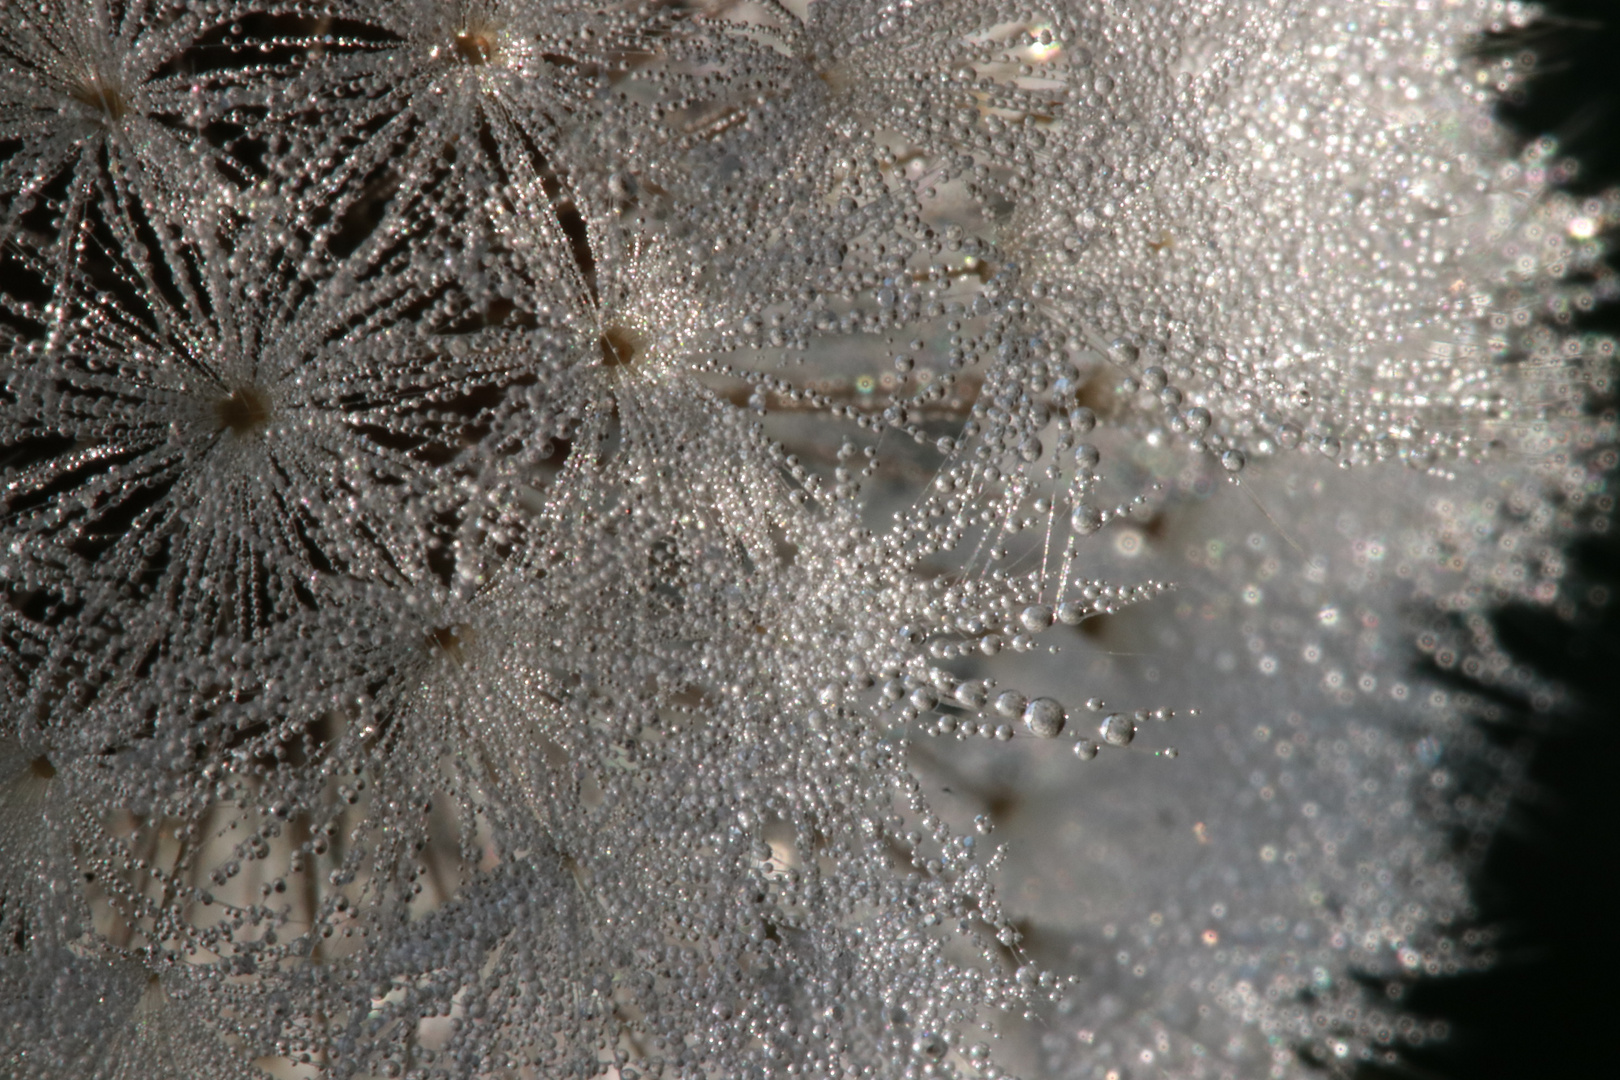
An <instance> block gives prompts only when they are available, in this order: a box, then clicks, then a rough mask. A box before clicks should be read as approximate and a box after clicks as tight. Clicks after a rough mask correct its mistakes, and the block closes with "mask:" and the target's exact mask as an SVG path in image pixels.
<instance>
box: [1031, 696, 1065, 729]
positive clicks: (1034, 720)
mask: <svg viewBox="0 0 1620 1080" xmlns="http://www.w3.org/2000/svg"><path fill="white" fill-rule="evenodd" d="M1068 718H1069V716H1068V712H1067V711H1066V710H1065V709H1064V708H1063V705H1062V704H1061V703H1060V702H1058V701H1055V700H1053V699H1052V698H1046V697H1042V698H1036V699H1035V700H1033V701H1031V702H1030V703H1029V704H1028V705H1027V706H1025V708H1024V726H1025V727H1027V728H1029V730H1030V733H1031V734H1034V735H1038V736H1040V737H1041V738H1043V739H1055V738H1057V737H1058V735H1060V734H1062V732H1063V725H1064V724H1065V723H1066V722H1067V721H1068Z"/></svg>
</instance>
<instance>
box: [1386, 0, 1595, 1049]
mask: <svg viewBox="0 0 1620 1080" xmlns="http://www.w3.org/2000/svg"><path fill="white" fill-rule="evenodd" d="M1483 48H1484V50H1485V51H1490V52H1494V51H1501V52H1503V53H1505V54H1506V55H1509V56H1513V57H1515V58H1519V57H1523V56H1524V54H1525V53H1526V52H1527V51H1528V52H1530V53H1533V54H1534V58H1535V64H1534V68H1533V71H1534V74H1533V76H1532V77H1531V78H1530V79H1529V80H1528V82H1527V84H1526V85H1525V87H1524V88H1523V91H1522V92H1516V93H1515V94H1514V95H1513V96H1512V97H1511V98H1510V99H1508V100H1504V101H1503V102H1502V103H1501V105H1500V106H1499V109H1498V113H1499V115H1500V117H1501V119H1502V120H1503V121H1505V122H1506V123H1507V124H1508V125H1509V126H1510V127H1511V128H1512V129H1513V130H1515V131H1516V132H1518V133H1519V134H1520V135H1522V136H1523V137H1524V138H1526V139H1529V138H1534V137H1539V136H1541V135H1545V134H1550V135H1553V136H1555V137H1556V138H1557V139H1558V142H1559V148H1560V153H1561V154H1565V155H1569V156H1572V157H1574V158H1575V159H1576V160H1577V161H1579V162H1580V170H1579V172H1578V174H1577V175H1576V178H1575V179H1574V181H1573V182H1571V183H1570V184H1568V185H1566V186H1567V187H1568V188H1570V189H1571V190H1573V191H1575V192H1578V193H1584V194H1595V193H1597V192H1600V191H1602V190H1604V189H1606V188H1612V187H1614V186H1616V185H1620V0H1566V2H1559V0H1552V2H1548V3H1546V4H1545V14H1544V16H1543V18H1542V19H1541V20H1540V21H1539V22H1537V23H1536V24H1534V25H1532V26H1530V27H1527V28H1526V29H1525V30H1523V31H1521V32H1517V33H1514V34H1512V35H1507V36H1503V37H1498V38H1493V39H1491V40H1489V41H1487V42H1486V43H1485V44H1484V46H1483ZM1609 240H1610V243H1611V244H1615V245H1620V236H1614V235H1611V236H1610V237H1609ZM1610 263H1611V265H1613V264H1614V263H1615V259H1614V256H1612V255H1611V257H1610ZM1579 325H1580V326H1581V327H1582V328H1584V329H1590V330H1600V331H1602V332H1604V333H1607V334H1610V335H1612V336H1620V310H1617V306H1613V305H1611V306H1610V307H1608V308H1606V309H1602V310H1599V311H1596V312H1594V313H1592V315H1591V316H1589V317H1587V318H1586V319H1584V320H1582V321H1581V323H1580V324H1579ZM1616 405H1617V402H1616V401H1615V400H1613V398H1612V397H1611V399H1610V400H1608V401H1605V402H1601V403H1599V404H1598V405H1597V406H1596V407H1598V408H1615V407H1616ZM1608 492H1609V493H1610V494H1616V493H1620V470H1610V472H1609V479H1608ZM1611 516H1612V515H1611ZM1570 567H1571V572H1570V576H1569V578H1568V579H1567V581H1566V582H1565V588H1564V592H1563V596H1564V597H1567V598H1570V599H1572V600H1576V601H1577V607H1576V615H1575V617H1574V619H1573V620H1569V619H1564V618H1560V617H1559V616H1558V615H1556V614H1554V613H1553V612H1552V611H1550V610H1546V609H1540V608H1536V609H1532V608H1528V607H1506V608H1503V609H1500V610H1498V611H1497V612H1496V613H1495V622H1496V626H1497V630H1498V634H1499V636H1500V640H1501V641H1502V643H1503V644H1504V645H1505V646H1506V647H1507V649H1508V650H1509V651H1510V652H1512V653H1513V654H1514V655H1515V657H1517V658H1518V659H1520V660H1522V661H1524V662H1526V663H1530V664H1533V665H1534V666H1535V667H1536V668H1537V669H1539V670H1540V671H1541V672H1542V673H1544V674H1545V675H1549V676H1552V677H1554V678H1557V679H1558V680H1560V681H1561V682H1562V683H1563V684H1564V685H1565V686H1566V687H1568V688H1569V690H1570V692H1571V693H1570V700H1569V704H1568V705H1567V706H1565V707H1562V708H1559V709H1557V710H1556V711H1554V712H1553V713H1551V714H1537V713H1536V712H1534V711H1533V710H1532V709H1531V708H1530V706H1529V704H1528V702H1526V701H1524V700H1522V699H1516V698H1514V697H1512V696H1504V695H1503V694H1502V693H1501V692H1500V691H1492V690H1489V689H1487V688H1484V687H1480V686H1470V687H1468V689H1470V690H1471V692H1472V693H1473V694H1474V695H1475V696H1476V697H1482V698H1486V699H1488V700H1491V701H1493V702H1494V703H1496V704H1497V705H1498V706H1499V707H1500V709H1501V717H1502V718H1500V719H1497V720H1494V721H1490V722H1486V721H1484V720H1481V721H1479V723H1480V724H1481V726H1482V728H1483V729H1484V730H1485V731H1486V733H1487V736H1488V738H1490V739H1491V740H1492V741H1493V742H1496V743H1499V744H1503V745H1510V746H1514V747H1517V748H1520V749H1521V750H1523V749H1527V750H1528V752H1529V755H1530V756H1529V785H1528V791H1527V793H1526V794H1525V795H1524V796H1523V797H1521V798H1520V799H1519V800H1518V801H1517V803H1515V805H1514V806H1513V807H1512V810H1511V812H1510V814H1509V817H1508V821H1507V825H1506V827H1505V828H1504V829H1503V830H1502V832H1501V833H1500V834H1499V835H1498V836H1497V837H1496V838H1495V839H1494V840H1493V841H1492V842H1491V845H1490V847H1489V849H1488V853H1487V855H1486V858H1485V862H1484V864H1483V866H1482V868H1481V871H1480V873H1479V874H1478V875H1477V876H1476V878H1475V880H1474V882H1473V888H1474V896H1475V899H1476V906H1477V909H1478V919H1477V922H1476V925H1477V926H1478V927H1480V928H1486V929H1491V930H1493V931H1494V932H1495V935H1496V936H1495V944H1494V951H1495V952H1496V954H1497V955H1498V956H1499V957H1500V959H1499V961H1498V962H1497V964H1496V965H1495V966H1494V967H1493V968H1491V969H1490V970H1488V971H1486V972H1484V973H1480V974H1472V975H1465V976H1455V977H1450V978H1422V979H1417V980H1414V981H1413V982H1411V983H1409V984H1407V985H1405V986H1403V987H1400V988H1398V990H1399V992H1400V994H1401V1000H1402V1002H1403V1004H1404V1006H1405V1007H1406V1008H1407V1009H1410V1010H1411V1011H1413V1012H1416V1013H1418V1014H1420V1015H1423V1016H1427V1017H1430V1018H1432V1019H1436V1020H1444V1021H1445V1022H1446V1023H1447V1025H1448V1026H1449V1028H1450V1032H1451V1037H1450V1038H1449V1039H1448V1040H1447V1041H1446V1042H1444V1043H1442V1044H1438V1045H1433V1046H1430V1045H1425V1046H1417V1047H1403V1048H1401V1053H1400V1064H1398V1065H1396V1066H1367V1067H1364V1068H1363V1069H1362V1070H1360V1072H1358V1074H1357V1078H1358V1080H1391V1078H1395V1077H1404V1078H1412V1080H1415V1078H1433V1080H1490V1078H1494V1077H1514V1078H1524V1080H1542V1078H1545V1080H1565V1078H1569V1080H1577V1078H1587V1077H1590V1078H1592V1080H1605V1078H1609V1077H1617V1078H1620V910H1617V907H1620V905H1617V903H1616V893H1617V888H1616V886H1617V883H1620V604H1617V603H1616V602H1615V601H1614V599H1612V598H1614V597H1615V596H1616V595H1617V594H1620V524H1617V526H1616V527H1614V528H1610V529H1609V530H1608V531H1607V532H1606V533H1603V534H1588V535H1587V536H1586V537H1585V538H1584V539H1580V540H1578V541H1577V542H1575V543H1574V544H1572V545H1571V547H1570ZM1435 674H1439V673H1435ZM1453 681H1455V682H1458V683H1459V684H1462V683H1464V680H1462V679H1460V678H1458V679H1454V680H1453ZM1459 688H1461V687H1459Z"/></svg>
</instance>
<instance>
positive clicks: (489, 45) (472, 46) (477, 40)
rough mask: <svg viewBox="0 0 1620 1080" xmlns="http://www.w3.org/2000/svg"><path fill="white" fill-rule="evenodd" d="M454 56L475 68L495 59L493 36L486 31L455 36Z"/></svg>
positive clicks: (465, 32) (472, 31)
mask: <svg viewBox="0 0 1620 1080" xmlns="http://www.w3.org/2000/svg"><path fill="white" fill-rule="evenodd" d="M455 45H456V55H457V56H459V57H461V59H462V61H463V62H464V63H468V64H472V65H473V66H475V67H476V66H477V65H479V64H487V63H489V62H490V61H492V60H494V59H495V35H494V34H493V33H490V32H489V31H487V30H467V31H463V32H462V33H459V34H457V35H456V42H455Z"/></svg>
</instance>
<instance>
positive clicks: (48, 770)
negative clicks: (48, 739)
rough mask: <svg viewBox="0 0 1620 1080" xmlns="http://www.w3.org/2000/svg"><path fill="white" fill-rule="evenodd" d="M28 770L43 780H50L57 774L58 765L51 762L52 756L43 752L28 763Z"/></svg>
mask: <svg viewBox="0 0 1620 1080" xmlns="http://www.w3.org/2000/svg"><path fill="white" fill-rule="evenodd" d="M28 771H29V772H31V773H33V774H34V775H35V776H37V777H38V778H39V779H41V780H49V779H51V778H52V777H54V776H55V775H56V766H55V765H52V764H51V759H50V758H48V757H46V756H45V755H44V754H41V755H39V757H37V758H35V759H34V760H33V761H30V762H29V763H28Z"/></svg>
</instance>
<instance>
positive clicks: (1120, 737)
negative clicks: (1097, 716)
mask: <svg viewBox="0 0 1620 1080" xmlns="http://www.w3.org/2000/svg"><path fill="white" fill-rule="evenodd" d="M1097 733H1098V734H1099V735H1101V736H1102V740H1103V742H1105V743H1107V744H1108V745H1109V746H1129V745H1130V744H1131V741H1132V740H1133V739H1135V738H1136V722H1135V721H1134V720H1132V719H1131V718H1130V717H1129V716H1126V715H1125V714H1124V713H1109V714H1108V715H1107V716H1105V717H1103V719H1102V723H1100V724H1098V725H1097Z"/></svg>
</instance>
